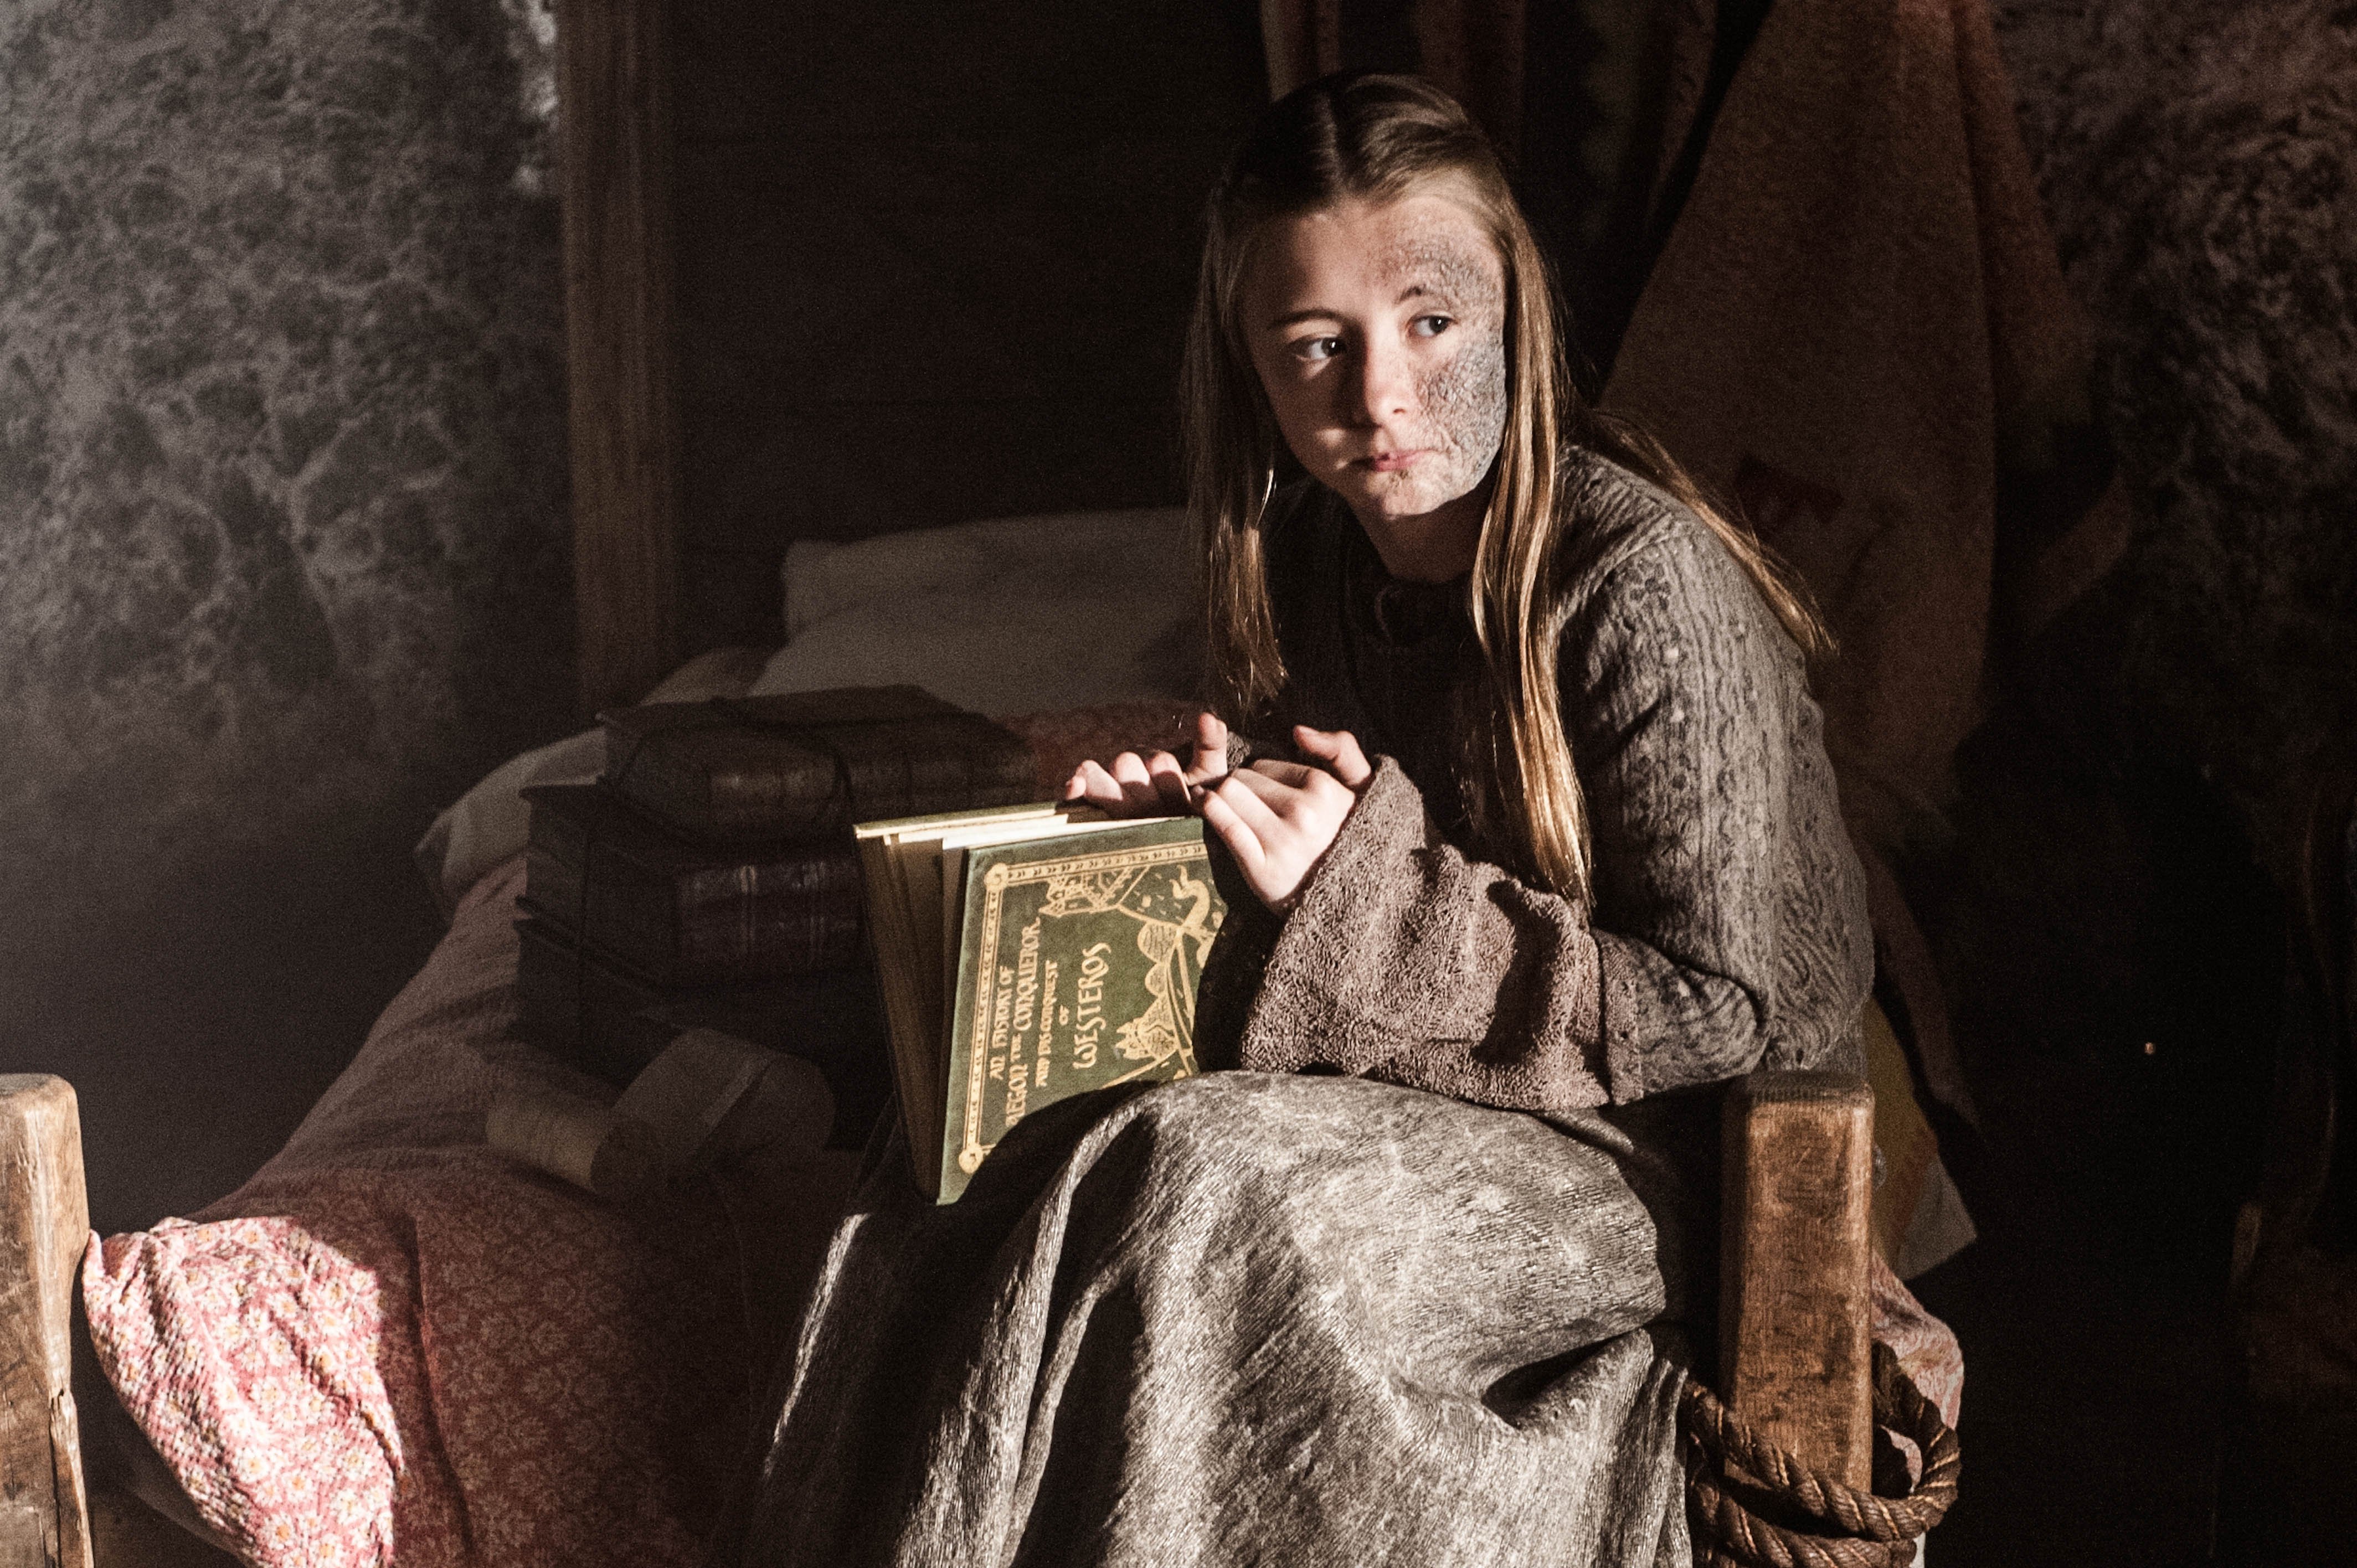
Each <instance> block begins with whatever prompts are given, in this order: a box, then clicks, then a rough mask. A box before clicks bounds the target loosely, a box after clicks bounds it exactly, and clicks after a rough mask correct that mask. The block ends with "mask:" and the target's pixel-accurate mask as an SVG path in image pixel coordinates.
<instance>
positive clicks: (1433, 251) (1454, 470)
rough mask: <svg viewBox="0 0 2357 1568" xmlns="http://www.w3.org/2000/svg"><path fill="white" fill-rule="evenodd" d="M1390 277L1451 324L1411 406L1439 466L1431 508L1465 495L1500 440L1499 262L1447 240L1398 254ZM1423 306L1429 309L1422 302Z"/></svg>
mask: <svg viewBox="0 0 2357 1568" xmlns="http://www.w3.org/2000/svg"><path fill="white" fill-rule="evenodd" d="M1390 270H1391V271H1392V272H1393V273H1394V275H1395V276H1396V277H1398V278H1399V280H1400V282H1401V286H1402V287H1403V288H1406V287H1415V286H1421V287H1422V288H1424V289H1425V290H1426V297H1425V301H1424V302H1419V303H1423V304H1424V305H1425V309H1426V312H1427V313H1434V314H1445V315H1448V316H1450V317H1453V320H1452V321H1451V324H1450V325H1449V326H1448V328H1446V329H1445V330H1444V331H1443V332H1442V333H1441V334H1440V336H1441V338H1444V339H1454V342H1453V345H1451V351H1449V352H1448V353H1446V354H1444V355H1443V356H1442V357H1441V358H1440V359H1438V360H1437V361H1435V362H1431V363H1426V364H1421V365H1419V366H1417V368H1416V371H1415V392H1416V403H1417V404H1418V406H1419V407H1420V408H1421V409H1422V410H1423V413H1424V417H1425V421H1426V431H1427V435H1426V439H1427V440H1428V441H1429V442H1430V444H1431V445H1432V446H1434V447H1435V448H1437V456H1438V458H1439V462H1438V463H1437V465H1436V467H1435V471H1434V472H1433V473H1432V474H1431V475H1429V476H1428V478H1427V483H1428V485H1429V488H1430V489H1432V490H1433V491H1436V492H1439V493H1440V494H1439V499H1438V501H1437V502H1436V503H1435V504H1446V503H1447V502H1448V501H1452V500H1456V499H1458V498H1460V497H1462V496H1465V495H1468V494H1470V493H1471V492H1472V490H1473V489H1474V488H1475V487H1477V486H1478V485H1480V483H1481V481H1482V480H1483V479H1484V478H1487V477H1488V475H1489V472H1490V465H1491V463H1493V462H1495V461H1496V460H1497V456H1498V448H1499V446H1501V444H1502V443H1503V441H1504V440H1505V435H1506V402H1507V395H1506V338H1505V317H1506V309H1505V304H1506V301H1505V288H1504V282H1503V278H1502V275H1501V273H1502V269H1501V267H1500V266H1499V264H1498V260H1497V257H1496V256H1495V255H1494V254H1491V253H1489V252H1486V251H1483V252H1475V253H1468V252H1467V250H1466V248H1465V246H1464V244H1463V242H1462V241H1461V240H1458V239H1455V238H1454V237H1452V236H1437V235H1427V236H1422V237H1419V238H1418V239H1417V240H1416V241H1415V242H1412V243H1411V244H1408V245H1405V246H1403V247H1401V253H1400V254H1399V256H1398V257H1397V259H1396V260H1395V261H1394V263H1393V264H1392V266H1391V268H1390ZM1426 302H1428V303H1426Z"/></svg>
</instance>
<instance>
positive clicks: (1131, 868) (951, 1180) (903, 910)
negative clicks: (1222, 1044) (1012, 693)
mask: <svg viewBox="0 0 2357 1568" xmlns="http://www.w3.org/2000/svg"><path fill="white" fill-rule="evenodd" d="M856 839H857V842H858V845H859V858H860V871H861V875H862V878H863V880H864V882H865V885H866V893H867V918H868V930H869V935H870V938H871V940H872V942H873V944H874V947H875V952H876V970H877V984H878V987H879V989H880V990H881V991H882V993H883V997H884V1013H885V1020H886V1024H887V1027H888V1033H889V1035H890V1038H891V1049H892V1066H893V1073H894V1078H895V1080H896V1082H897V1084H898V1086H899V1095H900V1113H901V1118H902V1124H903V1126H904V1128H905V1129H906V1131H907V1133H908V1138H909V1148H910V1150H911V1151H912V1152H913V1153H914V1155H915V1157H916V1163H917V1172H916V1175H917V1181H918V1184H919V1186H920V1187H923V1188H924V1190H925V1191H926V1192H927V1193H928V1194H929V1195H930V1196H931V1197H933V1198H934V1199H935V1200H936V1201H939V1202H942V1203H948V1202H952V1201H954V1200H955V1199H956V1197H957V1196H958V1195H959V1194H960V1193H961V1192H963V1190H964V1189H965V1184H966V1181H967V1179H968V1178H969V1177H971V1176H973V1175H974V1171H975V1169H976V1168H977V1167H979V1166H980V1165H981V1164H982V1162H983V1159H984V1157H985V1155H988V1154H989V1153H990V1151H991V1149H992V1147H993V1146H995V1145H996V1144H997V1142H998V1140H999V1139H1000V1137H1002V1136H1003V1135H1005V1133H1006V1131H1007V1129H1008V1128H1010V1127H1012V1126H1014V1125H1015V1124H1016V1123H1017V1122H1019V1121H1021V1120H1022V1119H1023V1117H1024V1116H1026V1115H1027V1114H1028V1113H1029V1112H1033V1111H1037V1110H1038V1109H1039V1107H1041V1106H1042V1105H1045V1104H1048V1103H1049V1102H1050V1101H1057V1100H1062V1099H1064V1098H1066V1097H1068V1096H1070V1095H1073V1094H1079V1093H1082V1092H1085V1091H1086V1090H1092V1089H1102V1088H1104V1087H1106V1086H1108V1085H1111V1084H1116V1083H1127V1082H1131V1081H1134V1080H1137V1079H1155V1080H1162V1079H1173V1078H1182V1077H1185V1076H1186V1075H1187V1074H1189V1073H1191V1072H1193V1071H1194V1070H1195V1048H1194V1047H1195V986H1196V981H1197V978H1198V977H1199V976H1200V974H1201V972H1202V968H1203V959H1204V956H1205V954H1206V953H1208V952H1209V951H1210V950H1211V940H1212V938H1213V937H1214V936H1215V935H1216V934H1217V933H1218V931H1219V929H1220V921H1221V918H1222V915H1223V914H1224V913H1225V907H1224V906H1223V905H1222V902H1221V900H1220V897H1219V893H1218V891H1217V890H1216V889H1215V888H1214V887H1213V886H1212V884H1211V863H1210V856H1209V854H1208V852H1207V851H1206V849H1205V847H1204V843H1203V824H1202V822H1200V820H1199V819H1197V818H1194V817H1153V818H1145V819H1130V820H1119V819H1111V818H1106V817H1103V816H1102V815H1100V814H1098V813H1096V812H1094V811H1090V810H1088V809H1087V808H1083V807H1075V808H1060V807H1057V806H1054V805H1049V804H1036V805H1028V806H1007V807H999V808H996V809H992V810H985V811H953V812H949V813H946V814H943V815H940V816H931V817H905V818H900V819H898V820H895V821H890V822H866V823H862V824H860V825H859V827H858V828H857V829H856Z"/></svg>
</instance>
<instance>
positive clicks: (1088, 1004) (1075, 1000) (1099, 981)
mask: <svg viewBox="0 0 2357 1568" xmlns="http://www.w3.org/2000/svg"><path fill="white" fill-rule="evenodd" d="M1111 951H1113V944H1112V943H1111V942H1091V943H1090V944H1089V945H1088V946H1087V947H1085V948H1083V949H1082V950H1081V983H1080V984H1079V985H1077V986H1075V987H1073V989H1072V1009H1073V1011H1072V1018H1073V1023H1072V1061H1073V1062H1074V1064H1075V1065H1077V1066H1080V1067H1084V1068H1090V1067H1094V1066H1096V1065H1097V1036H1099V1035H1100V1034H1103V1032H1104V1026H1105V1019H1104V977H1105V975H1106V973H1107V972H1109V971H1110V970H1111V969H1112V968H1113V964H1112V963H1111V962H1110V961H1107V959H1106V958H1105V955H1106V954H1107V953H1109V952H1111Z"/></svg>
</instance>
